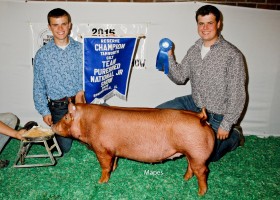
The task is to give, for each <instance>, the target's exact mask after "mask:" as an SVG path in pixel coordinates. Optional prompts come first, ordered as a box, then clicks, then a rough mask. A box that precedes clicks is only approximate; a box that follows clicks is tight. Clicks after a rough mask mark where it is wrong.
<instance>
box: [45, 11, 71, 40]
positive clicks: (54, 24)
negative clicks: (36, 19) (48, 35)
mask: <svg viewBox="0 0 280 200" xmlns="http://www.w3.org/2000/svg"><path fill="white" fill-rule="evenodd" d="M49 29H50V30H51V32H52V34H53V37H54V41H55V42H56V43H57V42H59V43H63V42H64V41H67V42H68V35H69V33H70V29H71V22H69V21H68V17H67V16H61V17H58V18H54V17H51V18H50V24H49Z"/></svg>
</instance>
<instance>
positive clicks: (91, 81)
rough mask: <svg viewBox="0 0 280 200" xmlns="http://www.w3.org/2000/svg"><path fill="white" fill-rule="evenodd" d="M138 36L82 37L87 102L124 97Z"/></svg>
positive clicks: (99, 101) (100, 101) (101, 101)
mask: <svg viewBox="0 0 280 200" xmlns="http://www.w3.org/2000/svg"><path fill="white" fill-rule="evenodd" d="M136 42H137V37H84V40H83V44H84V48H83V49H84V91H85V98H86V102H87V103H103V102H104V101H105V100H107V99H109V98H110V97H112V96H114V95H116V96H118V97H119V98H121V99H126V96H127V88H128V81H129V75H130V69H131V63H132V59H133V56H134V51H135V46H136Z"/></svg>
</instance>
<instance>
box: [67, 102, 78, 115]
mask: <svg viewBox="0 0 280 200" xmlns="http://www.w3.org/2000/svg"><path fill="white" fill-rule="evenodd" d="M68 112H69V113H71V114H72V116H74V115H75V113H76V106H75V105H74V104H73V103H69V104H68Z"/></svg>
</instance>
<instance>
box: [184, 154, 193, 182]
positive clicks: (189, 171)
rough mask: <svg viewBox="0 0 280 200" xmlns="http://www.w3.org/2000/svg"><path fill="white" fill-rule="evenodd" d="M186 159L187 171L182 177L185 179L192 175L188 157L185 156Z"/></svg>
mask: <svg viewBox="0 0 280 200" xmlns="http://www.w3.org/2000/svg"><path fill="white" fill-rule="evenodd" d="M186 159H187V162H188V168H187V171H186V173H185V175H184V179H185V180H186V181H187V180H189V179H190V178H192V177H193V171H192V167H191V163H190V161H189V159H188V158H187V157H186Z"/></svg>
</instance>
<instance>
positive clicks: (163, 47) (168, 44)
mask: <svg viewBox="0 0 280 200" xmlns="http://www.w3.org/2000/svg"><path fill="white" fill-rule="evenodd" d="M172 44H173V43H172V41H171V40H170V39H168V38H163V39H161V40H160V42H159V51H158V54H157V62H156V68H157V69H158V70H159V71H164V73H165V74H168V72H169V63H168V51H169V50H170V49H172Z"/></svg>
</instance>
